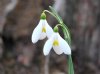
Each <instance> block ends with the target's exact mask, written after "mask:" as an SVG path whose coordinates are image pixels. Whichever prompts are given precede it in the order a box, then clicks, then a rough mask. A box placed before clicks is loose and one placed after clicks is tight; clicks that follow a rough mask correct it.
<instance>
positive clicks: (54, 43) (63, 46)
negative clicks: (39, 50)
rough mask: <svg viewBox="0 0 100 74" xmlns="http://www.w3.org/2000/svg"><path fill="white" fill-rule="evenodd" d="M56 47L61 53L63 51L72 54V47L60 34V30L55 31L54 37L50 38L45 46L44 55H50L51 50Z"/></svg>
mask: <svg viewBox="0 0 100 74" xmlns="http://www.w3.org/2000/svg"><path fill="white" fill-rule="evenodd" d="M52 47H53V49H54V51H55V52H56V53H57V54H58V55H60V54H62V53H64V54H67V55H70V54H71V48H70V46H69V45H68V43H67V42H66V41H65V40H64V39H63V38H62V37H61V36H60V35H59V33H58V32H54V33H53V35H52V37H51V38H49V39H48V40H47V41H46V43H45V45H44V48H43V53H44V55H48V54H49V52H50V50H51V49H52Z"/></svg>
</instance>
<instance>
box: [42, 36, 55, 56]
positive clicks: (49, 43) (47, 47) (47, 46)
mask: <svg viewBox="0 0 100 74" xmlns="http://www.w3.org/2000/svg"><path fill="white" fill-rule="evenodd" d="M52 44H53V37H51V38H50V39H48V40H47V41H46V43H45V44H44V48H43V53H44V55H48V54H49V52H50V50H51V48H52Z"/></svg>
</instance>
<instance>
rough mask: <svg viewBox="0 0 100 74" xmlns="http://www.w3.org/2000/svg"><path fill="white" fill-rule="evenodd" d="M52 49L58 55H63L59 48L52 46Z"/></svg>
mask: <svg viewBox="0 0 100 74" xmlns="http://www.w3.org/2000/svg"><path fill="white" fill-rule="evenodd" d="M53 49H54V51H55V52H56V53H57V54H58V55H60V54H62V53H63V50H62V49H61V48H60V46H53Z"/></svg>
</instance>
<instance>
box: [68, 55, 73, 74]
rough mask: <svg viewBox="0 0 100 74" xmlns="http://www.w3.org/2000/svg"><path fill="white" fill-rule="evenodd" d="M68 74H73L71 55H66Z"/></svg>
mask: <svg viewBox="0 0 100 74" xmlns="http://www.w3.org/2000/svg"><path fill="white" fill-rule="evenodd" d="M68 67H69V68H68V74H74V67H73V61H72V57H71V55H68Z"/></svg>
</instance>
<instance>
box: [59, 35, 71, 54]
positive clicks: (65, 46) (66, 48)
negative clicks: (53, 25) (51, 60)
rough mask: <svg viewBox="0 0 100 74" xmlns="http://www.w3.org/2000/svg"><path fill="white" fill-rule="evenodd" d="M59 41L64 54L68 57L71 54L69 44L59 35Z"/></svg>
mask: <svg viewBox="0 0 100 74" xmlns="http://www.w3.org/2000/svg"><path fill="white" fill-rule="evenodd" d="M58 39H59V42H60V48H61V49H62V50H63V52H64V53H65V54H67V55H70V54H71V48H70V46H69V45H68V43H67V42H66V41H65V40H64V39H63V38H62V37H61V36H60V35H59V34H58Z"/></svg>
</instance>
